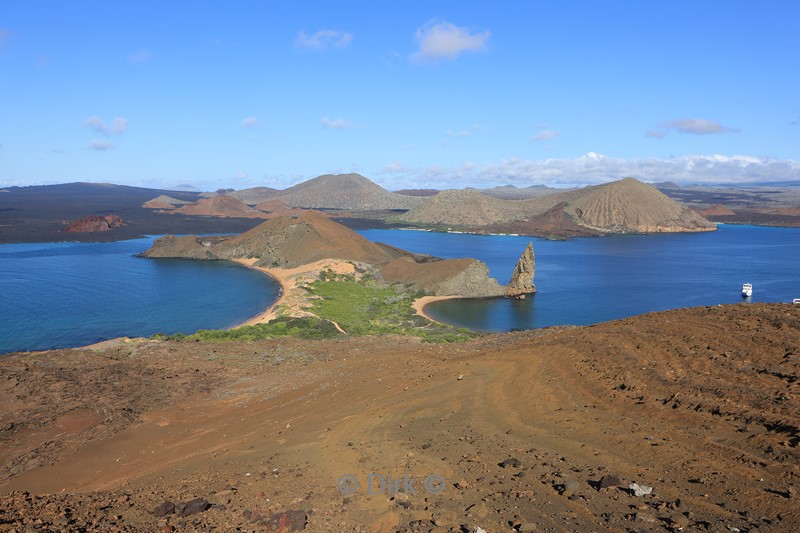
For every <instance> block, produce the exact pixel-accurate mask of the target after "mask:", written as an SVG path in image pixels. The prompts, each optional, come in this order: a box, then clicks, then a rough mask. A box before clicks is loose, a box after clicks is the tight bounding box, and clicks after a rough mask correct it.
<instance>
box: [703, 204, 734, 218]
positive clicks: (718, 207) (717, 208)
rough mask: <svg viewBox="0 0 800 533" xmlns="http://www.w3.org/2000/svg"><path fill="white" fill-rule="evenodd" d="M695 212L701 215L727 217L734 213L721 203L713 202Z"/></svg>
mask: <svg viewBox="0 0 800 533" xmlns="http://www.w3.org/2000/svg"><path fill="white" fill-rule="evenodd" d="M697 214H698V215H700V216H701V217H729V216H732V215H735V214H736V213H735V212H734V211H731V210H730V209H728V208H727V207H725V206H724V205H722V204H714V205H712V206H711V207H709V208H708V209H702V210H698V211H697Z"/></svg>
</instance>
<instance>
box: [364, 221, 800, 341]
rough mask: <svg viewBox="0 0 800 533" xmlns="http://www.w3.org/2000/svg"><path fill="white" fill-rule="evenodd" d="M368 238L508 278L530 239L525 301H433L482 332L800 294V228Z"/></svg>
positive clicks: (437, 314)
mask: <svg viewBox="0 0 800 533" xmlns="http://www.w3.org/2000/svg"><path fill="white" fill-rule="evenodd" d="M359 233H361V234H362V235H364V236H365V237H366V238H368V239H370V240H375V241H381V242H385V243H387V244H391V245H393V246H398V247H400V248H405V249H407V250H411V251H413V252H418V253H428V254H432V255H437V256H439V257H446V258H451V257H475V258H478V259H481V260H483V261H484V262H486V264H487V265H488V266H489V268H490V272H491V275H492V276H493V277H496V278H497V279H498V281H500V282H501V283H508V281H509V278H510V276H511V272H512V270H513V268H514V265H515V264H516V261H517V259H518V258H519V255H520V254H521V253H522V251H523V250H524V248H525V246H527V244H528V242H529V241H531V240H532V241H533V245H534V251H535V254H536V277H535V280H534V282H535V284H536V287H537V289H538V292H537V293H536V294H535V295H533V296H532V297H528V298H527V299H526V300H523V301H518V300H511V299H505V298H500V299H492V300H454V301H446V302H439V303H435V304H432V305H429V306H428V307H427V312H428V314H429V315H431V316H432V317H434V318H435V319H437V320H440V321H442V322H447V323H450V324H454V325H458V326H463V327H468V328H471V329H474V330H478V331H508V330H511V329H530V328H539V327H546V326H553V325H565V324H575V325H585V324H594V323H597V322H603V321H606V320H613V319H617V318H622V317H627V316H633V315H638V314H642V313H647V312H651V311H658V310H665V309H675V308H680V307H694V306H702V305H716V304H725V303H734V302H741V301H743V299H742V297H741V295H740V291H741V287H742V284H743V283H745V282H750V283H752V284H753V290H754V293H753V297H752V298H751V299H749V300H745V301H753V302H790V301H791V300H792V299H793V298H800V229H799V228H767V227H759V226H738V225H721V226H720V227H719V229H718V230H717V231H714V232H708V233H696V234H660V235H615V236H609V237H602V238H584V239H573V240H570V241H548V240H544V239H531V238H529V237H515V236H483V235H467V234H444V233H433V232H423V231H398V230H365V231H361V232H359Z"/></svg>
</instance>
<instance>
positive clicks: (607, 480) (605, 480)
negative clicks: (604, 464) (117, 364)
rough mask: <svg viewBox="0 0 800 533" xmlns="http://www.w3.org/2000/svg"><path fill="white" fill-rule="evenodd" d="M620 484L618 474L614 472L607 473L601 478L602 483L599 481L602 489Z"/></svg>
mask: <svg viewBox="0 0 800 533" xmlns="http://www.w3.org/2000/svg"><path fill="white" fill-rule="evenodd" d="M619 484H620V480H619V478H618V477H617V476H615V475H613V474H606V475H605V476H603V477H601V478H600V483H598V487H599V488H601V489H607V488H609V487H618V486H619Z"/></svg>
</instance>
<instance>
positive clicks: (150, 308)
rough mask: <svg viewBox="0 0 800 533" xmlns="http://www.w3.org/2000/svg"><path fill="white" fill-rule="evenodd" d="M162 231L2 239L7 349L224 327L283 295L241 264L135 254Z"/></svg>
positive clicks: (0, 325) (2, 341) (0, 303)
mask: <svg viewBox="0 0 800 533" xmlns="http://www.w3.org/2000/svg"><path fill="white" fill-rule="evenodd" d="M154 239H155V237H149V238H144V239H135V240H128V241H119V242H111V243H34V244H3V245H0V353H6V352H12V351H22V350H42V349H50V348H63V347H73V346H83V345H86V344H90V343H93V342H98V341H101V340H106V339H111V338H115V337H120V336H131V337H133V336H149V335H152V334H154V333H159V332H162V333H169V334H172V333H192V332H194V331H196V330H198V329H210V328H225V327H230V326H233V325H236V324H239V323H241V322H244V321H245V320H247V319H248V318H250V317H252V316H254V315H256V314H258V313H259V312H261V311H263V310H264V309H266V308H267V307H268V306H269V305H271V304H272V302H274V301H275V300H277V298H278V295H279V291H280V286H279V285H278V283H277V282H276V281H274V280H273V279H272V278H270V277H268V276H265V275H264V274H262V273H260V272H257V271H254V270H252V269H248V268H245V267H242V266H240V265H237V264H235V263H230V262H227V261H185V260H179V259H144V258H139V257H135V255H136V254H138V253H140V252H142V251H144V250H146V249H147V248H149V247H150V245H151V244H152V242H153V240H154Z"/></svg>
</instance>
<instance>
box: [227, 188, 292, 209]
mask: <svg viewBox="0 0 800 533" xmlns="http://www.w3.org/2000/svg"><path fill="white" fill-rule="evenodd" d="M280 193H281V191H279V190H278V189H273V188H271V187H252V188H250V189H242V190H241V191H233V192H230V193H228V196H231V197H233V198H236V199H237V200H241V201H242V202H244V203H246V204H247V205H256V204H258V203H261V202H264V201H267V200H269V199H271V198H275V196H277V195H278V194H280Z"/></svg>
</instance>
